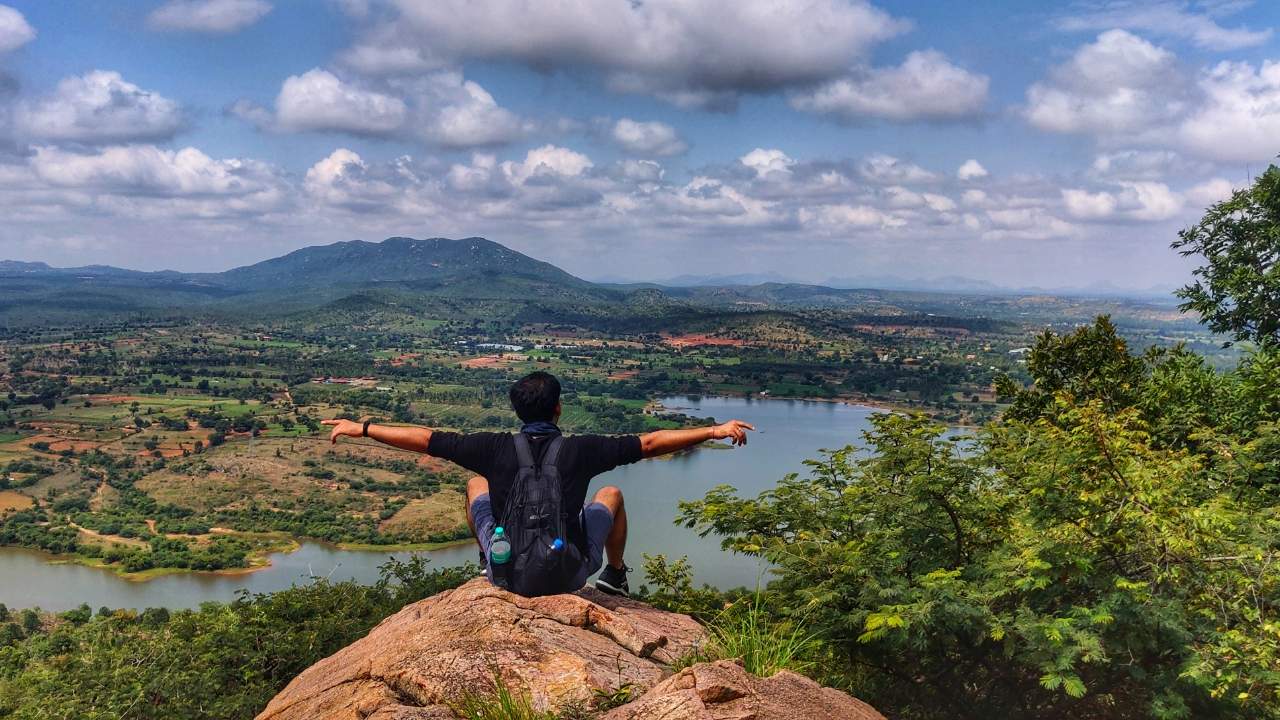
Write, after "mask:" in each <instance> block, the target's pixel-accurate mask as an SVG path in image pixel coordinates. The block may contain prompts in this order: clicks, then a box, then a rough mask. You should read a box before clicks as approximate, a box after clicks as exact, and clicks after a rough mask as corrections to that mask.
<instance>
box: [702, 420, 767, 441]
mask: <svg viewBox="0 0 1280 720" xmlns="http://www.w3.org/2000/svg"><path fill="white" fill-rule="evenodd" d="M755 429H756V428H755V426H754V425H751V424H750V423H744V422H742V421H741V420H730V421H729V422H727V423H721V424H719V425H716V426H715V427H713V428H711V437H712V438H713V439H715V440H724V439H725V438H730V439H732V440H733V444H734V445H746V444H747V431H748V430H755Z"/></svg>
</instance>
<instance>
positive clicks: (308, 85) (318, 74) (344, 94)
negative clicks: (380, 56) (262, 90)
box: [276, 68, 408, 135]
mask: <svg viewBox="0 0 1280 720" xmlns="http://www.w3.org/2000/svg"><path fill="white" fill-rule="evenodd" d="M407 115H408V108H407V106H406V105H405V103H404V101H403V100H401V99H399V98H396V97H392V96H390V95H384V94H382V93H378V92H374V91H371V90H365V89H363V88H360V87H357V86H355V85H353V84H350V83H346V82H343V81H342V80H340V79H338V77H337V76H336V75H334V74H333V73H331V72H329V71H327V70H322V69H320V68H314V69H312V70H309V71H307V72H305V73H303V74H302V75H291V76H289V77H288V78H286V79H285V81H284V84H283V85H281V86H280V94H279V95H278V96H276V120H277V122H278V123H279V126H280V128H282V129H284V130H290V131H299V130H320V131H324V130H329V131H339V132H349V133H354V134H366V135H379V134H387V133H390V132H393V131H395V130H398V129H399V128H400V127H401V126H402V125H403V124H404V121H405V117H406V116H407Z"/></svg>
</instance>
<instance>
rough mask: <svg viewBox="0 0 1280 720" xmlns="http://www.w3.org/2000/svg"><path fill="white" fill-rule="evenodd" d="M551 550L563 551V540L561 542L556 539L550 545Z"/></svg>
mask: <svg viewBox="0 0 1280 720" xmlns="http://www.w3.org/2000/svg"><path fill="white" fill-rule="evenodd" d="M551 549H552V550H563V549H564V541H563V540H561V539H560V538H556V541H555V542H553V543H551Z"/></svg>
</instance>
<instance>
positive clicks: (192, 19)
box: [147, 0, 271, 34]
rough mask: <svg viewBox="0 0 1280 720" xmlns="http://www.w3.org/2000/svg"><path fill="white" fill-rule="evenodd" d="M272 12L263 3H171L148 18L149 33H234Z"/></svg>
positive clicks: (229, 0) (193, 0) (190, 0)
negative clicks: (160, 31)
mask: <svg viewBox="0 0 1280 720" xmlns="http://www.w3.org/2000/svg"><path fill="white" fill-rule="evenodd" d="M269 12H271V3H269V2H265V0H170V1H169V2H167V3H165V4H164V5H161V6H160V7H158V8H156V9H155V10H153V11H152V12H151V14H150V15H148V16H147V26H148V27H150V28H151V29H152V30H177V31H185V32H201V33H213V34H223V33H233V32H237V31H240V30H243V29H244V28H247V27H249V26H250V25H252V24H254V23H256V22H258V21H259V20H261V19H262V18H263V16H265V15H266V14H267V13H269Z"/></svg>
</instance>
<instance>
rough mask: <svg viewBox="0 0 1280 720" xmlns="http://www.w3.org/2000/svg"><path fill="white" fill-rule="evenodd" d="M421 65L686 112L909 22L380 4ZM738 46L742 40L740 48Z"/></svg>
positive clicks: (701, 3)
mask: <svg viewBox="0 0 1280 720" xmlns="http://www.w3.org/2000/svg"><path fill="white" fill-rule="evenodd" d="M390 2H391V5H393V6H394V7H395V8H396V9H397V10H398V11H399V16H398V17H397V18H396V19H395V20H394V23H395V24H397V25H399V26H400V28H401V32H402V33H403V36H404V37H405V38H411V39H412V41H413V42H414V44H415V46H416V47H419V48H423V49H429V54H430V55H431V56H442V57H447V58H450V59H452V60H454V61H461V60H466V59H471V58H479V59H501V60H512V61H516V62H521V63H525V64H527V65H529V66H530V67H533V68H535V69H537V70H540V71H546V70H577V69H580V68H582V67H589V68H594V69H596V70H599V71H601V72H603V73H604V74H605V75H606V76H607V78H608V81H609V83H610V85H611V86H612V87H614V88H615V89H618V90H623V91H628V92H642V93H647V94H652V95H655V96H658V97H663V98H666V99H668V100H672V101H674V102H677V103H680V104H685V105H693V104H697V105H702V106H707V105H719V106H724V105H725V104H726V103H728V102H732V98H733V97H734V96H736V94H738V93H742V92H771V91H777V90H781V89H788V88H793V87H799V86H803V85H807V84H810V83H813V82H819V81H823V80H828V79H831V78H834V77H837V76H839V75H841V74H843V73H844V72H845V71H847V69H848V68H849V67H851V66H852V65H854V64H856V63H858V62H860V61H861V60H862V59H863V58H865V56H866V54H867V52H868V51H869V49H870V48H871V47H873V46H874V45H875V44H876V43H879V42H881V41H884V40H886V39H888V38H891V37H894V36H896V35H898V34H900V33H902V32H905V31H906V30H907V29H908V28H909V27H910V25H909V24H908V23H907V22H905V21H902V20H899V19H896V18H893V17H892V16H890V15H889V14H888V13H886V12H884V11H883V10H880V9H878V8H876V7H874V6H872V5H871V4H869V3H867V2H865V1H864V0H807V1H806V2H802V3H778V2H775V1H774V0H743V1H742V2H739V3H736V4H735V5H734V11H733V12H731V13H726V12H724V6H723V5H722V4H721V3H718V2H714V1H713V0H695V1H693V2H688V1H684V0H648V1H647V2H596V3H585V4H584V3H581V2H577V1H576V0H545V1H544V2H538V3H529V2H526V1H525V0H435V1H433V2H417V1H416V0H390ZM743 38H750V39H751V40H750V42H744V41H743Z"/></svg>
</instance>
